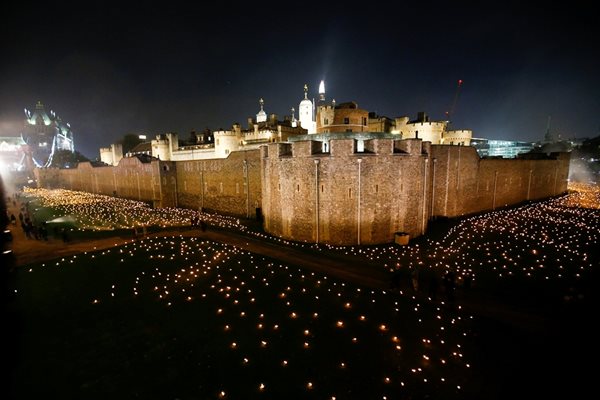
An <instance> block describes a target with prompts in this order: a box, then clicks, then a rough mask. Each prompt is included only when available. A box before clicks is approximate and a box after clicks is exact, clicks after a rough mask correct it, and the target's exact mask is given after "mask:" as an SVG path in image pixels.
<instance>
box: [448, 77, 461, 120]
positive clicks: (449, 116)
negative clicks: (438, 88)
mask: <svg viewBox="0 0 600 400" xmlns="http://www.w3.org/2000/svg"><path fill="white" fill-rule="evenodd" d="M462 84H463V80H462V79H459V80H458V84H457V85H456V93H454V100H452V105H451V106H450V109H449V110H448V111H446V119H447V120H448V127H450V123H451V122H452V115H454V109H455V108H456V103H457V102H458V96H459V95H460V88H461V86H462Z"/></svg>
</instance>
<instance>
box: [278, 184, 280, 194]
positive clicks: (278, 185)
mask: <svg viewBox="0 0 600 400" xmlns="http://www.w3.org/2000/svg"><path fill="white" fill-rule="evenodd" d="M278 186H279V188H278V190H279V191H280V192H281V183H280V184H279V185H278Z"/></svg>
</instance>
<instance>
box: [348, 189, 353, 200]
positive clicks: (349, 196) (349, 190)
mask: <svg viewBox="0 0 600 400" xmlns="http://www.w3.org/2000/svg"><path fill="white" fill-rule="evenodd" d="M348 198H349V199H351V198H352V188H348Z"/></svg>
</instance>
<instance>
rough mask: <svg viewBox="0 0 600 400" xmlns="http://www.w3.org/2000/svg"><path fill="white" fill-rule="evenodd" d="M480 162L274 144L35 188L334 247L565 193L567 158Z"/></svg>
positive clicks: (398, 143)
mask: <svg viewBox="0 0 600 400" xmlns="http://www.w3.org/2000/svg"><path fill="white" fill-rule="evenodd" d="M528 157H529V158H519V159H496V158H489V159H488V158H486V159H480V158H479V156H478V155H477V152H476V150H475V149H474V148H472V147H469V146H447V145H431V144H430V143H429V142H423V141H422V140H420V139H406V140H395V139H372V140H366V141H365V142H364V152H358V151H357V142H356V140H354V139H335V140H331V141H330V146H329V151H327V152H323V146H322V143H321V142H319V141H302V142H294V143H271V144H268V145H266V146H262V147H261V148H260V150H248V151H236V152H232V153H230V154H229V156H228V157H227V158H224V159H212V160H195V161H178V162H169V161H159V160H152V161H150V162H142V161H141V159H140V158H138V157H128V158H124V159H122V160H121V162H119V164H118V165H117V166H115V167H110V166H103V167H94V166H92V164H90V163H80V164H79V166H78V167H77V168H75V169H62V170H58V169H37V170H36V174H37V179H38V185H40V186H42V187H49V188H52V187H62V188H66V189H72V190H82V191H87V192H93V193H100V194H105V195H116V196H119V197H125V198H130V199H135V200H141V201H146V202H149V203H151V204H152V205H154V206H155V207H170V206H178V207H185V208H190V209H205V210H208V211H214V212H219V213H224V214H230V215H237V216H240V217H254V216H255V215H256V212H257V209H259V208H260V209H261V211H262V215H263V217H264V228H265V230H266V231H267V232H269V233H271V234H274V235H277V236H281V237H284V238H288V239H291V240H297V241H307V242H321V243H331V244H337V245H349V244H376V243H388V242H391V241H393V240H394V234H395V233H396V232H405V233H408V234H409V235H410V236H411V237H415V236H419V235H422V234H423V233H424V232H425V231H426V230H427V223H428V221H429V220H430V219H431V218H432V217H457V216H461V215H468V214H474V213H478V212H482V211H488V210H494V209H497V208H500V207H505V206H508V205H512V204H518V203H520V202H523V201H527V200H539V199H543V198H547V197H550V196H554V195H558V194H561V193H565V192H566V190H567V178H568V173H569V161H570V155H569V154H568V153H556V154H552V155H550V156H545V155H531V156H528Z"/></svg>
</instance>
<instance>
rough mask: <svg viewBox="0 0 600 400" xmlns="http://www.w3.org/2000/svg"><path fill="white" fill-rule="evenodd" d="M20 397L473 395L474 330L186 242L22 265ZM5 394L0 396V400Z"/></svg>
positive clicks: (351, 288) (16, 345)
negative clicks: (471, 341) (471, 362)
mask: <svg viewBox="0 0 600 400" xmlns="http://www.w3.org/2000/svg"><path fill="white" fill-rule="evenodd" d="M10 287H14V289H15V290H16V294H14V295H13V296H12V297H11V299H10V301H9V304H8V306H9V313H8V314H7V315H8V316H9V317H8V318H9V322H10V330H11V332H13V333H14V335H13V338H12V339H11V342H10V344H9V346H8V352H7V354H9V357H7V360H8V361H9V362H10V361H12V362H11V365H12V368H11V371H10V385H9V387H8V388H9V389H10V396H9V397H11V398H17V399H32V398H36V399H37V398H62V399H106V398H112V399H115V398H123V399H130V398H143V399H148V398H157V399H176V398H177V399H211V398H228V399H253V398H269V399H294V398H315V399H331V398H335V399H383V398H387V399H398V398H414V399H418V398H443V399H452V398H462V397H464V396H469V397H471V396H472V395H473V393H476V392H478V391H479V389H480V388H478V387H477V384H475V383H474V382H479V381H480V380H479V379H476V378H474V374H476V372H475V371H474V370H475V368H473V366H471V365H470V361H469V360H470V359H472V357H471V356H472V355H473V351H474V349H473V348H472V346H471V345H470V339H471V335H472V333H471V328H472V326H471V324H472V322H471V320H470V318H469V317H468V316H467V315H465V313H463V312H461V311H460V310H457V309H450V308H447V307H445V306H443V305H441V304H439V303H431V302H429V301H427V300H423V299H413V298H412V297H410V296H407V295H404V296H401V295H398V294H391V293H387V292H382V291H371V290H369V289H365V288H361V287H358V286H355V285H352V284H348V283H345V284H344V283H342V282H339V281H334V280H333V279H331V278H329V279H328V278H327V277H326V276H322V275H319V274H314V273H311V272H307V271H303V270H300V269H298V268H295V267H287V266H282V265H279V264H275V263H273V262H271V261H270V260H268V259H264V258H262V257H257V256H253V255H252V254H248V253H244V252H242V251H240V250H238V249H235V248H233V247H231V246H226V245H222V244H216V243H212V242H206V241H200V240H198V239H194V238H180V237H172V238H164V239H146V240H142V241H138V242H135V243H133V244H129V245H126V246H123V247H120V248H113V249H112V250H109V251H103V252H95V253H87V254H81V255H79V256H75V257H70V258H65V259H60V260H56V261H54V262H50V263H45V264H43V265H34V266H31V267H23V268H20V269H19V270H18V271H17V272H16V276H15V277H14V278H13V281H12V282H11V283H10ZM3 397H4V396H3Z"/></svg>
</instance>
